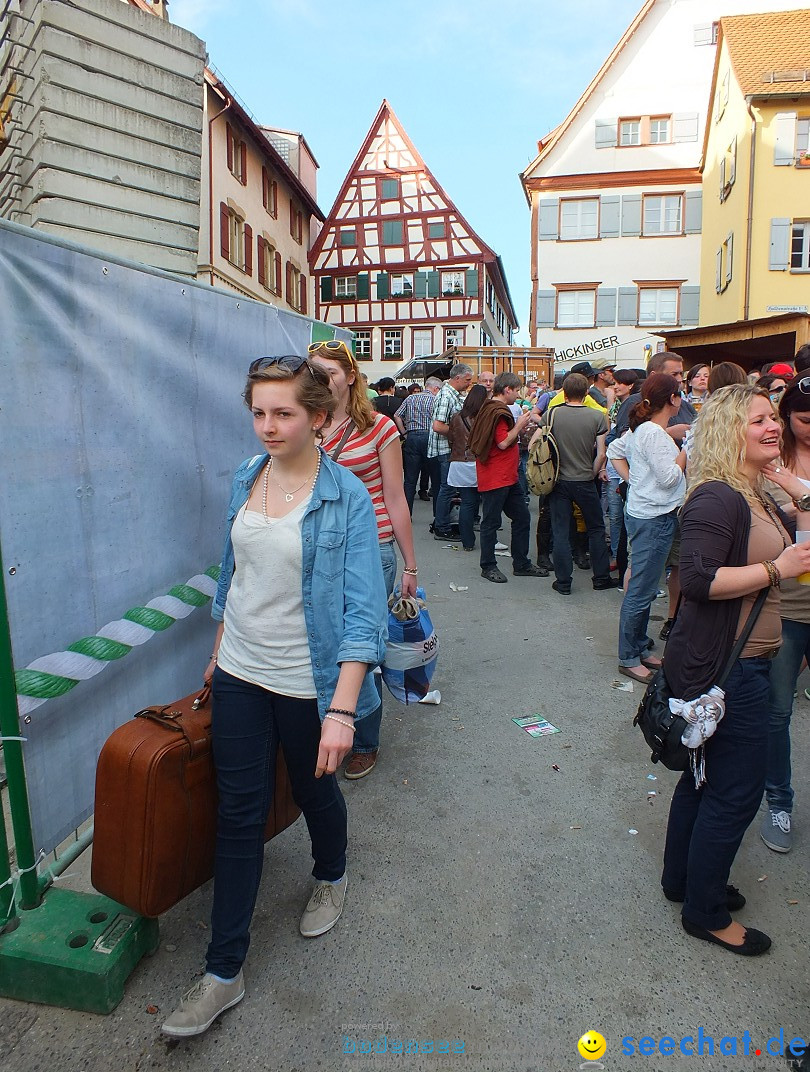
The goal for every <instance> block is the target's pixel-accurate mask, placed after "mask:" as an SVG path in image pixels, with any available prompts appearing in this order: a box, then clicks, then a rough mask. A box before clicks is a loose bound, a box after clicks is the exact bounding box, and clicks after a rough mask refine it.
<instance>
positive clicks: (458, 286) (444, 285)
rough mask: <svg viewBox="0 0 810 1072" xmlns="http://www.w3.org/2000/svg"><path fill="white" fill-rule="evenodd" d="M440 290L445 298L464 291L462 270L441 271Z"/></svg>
mask: <svg viewBox="0 0 810 1072" xmlns="http://www.w3.org/2000/svg"><path fill="white" fill-rule="evenodd" d="M441 291H442V294H443V295H444V296H445V297H446V298H447V297H451V296H453V295H455V294H463V293H464V272H442V273H441Z"/></svg>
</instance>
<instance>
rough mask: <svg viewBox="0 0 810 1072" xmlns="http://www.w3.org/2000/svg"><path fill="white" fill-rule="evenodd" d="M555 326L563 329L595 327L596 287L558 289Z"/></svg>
mask: <svg viewBox="0 0 810 1072" xmlns="http://www.w3.org/2000/svg"><path fill="white" fill-rule="evenodd" d="M563 307H564V308H563ZM554 326H555V327H558V328H563V329H565V328H592V327H595V326H596V288H595V287H583V289H582V290H558V291H557V309H556V316H555V320H554Z"/></svg>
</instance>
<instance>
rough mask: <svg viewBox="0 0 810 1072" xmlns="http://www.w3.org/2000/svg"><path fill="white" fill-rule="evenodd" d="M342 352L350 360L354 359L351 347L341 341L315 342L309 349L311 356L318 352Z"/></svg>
mask: <svg viewBox="0 0 810 1072" xmlns="http://www.w3.org/2000/svg"><path fill="white" fill-rule="evenodd" d="M321 349H323V350H342V351H343V353H344V354H345V355H346V357H348V358H349V359H350V360H353V359H354V354H353V353H352V352H351V350H350V349H349V347H348V346H347V345H346V343H345V342H343V341H342V340H341V339H330V340H329V342H313V343H310V344H309V346H308V347H307V351H308V353H310V354H314V353H315V352H316V351H317V350H321Z"/></svg>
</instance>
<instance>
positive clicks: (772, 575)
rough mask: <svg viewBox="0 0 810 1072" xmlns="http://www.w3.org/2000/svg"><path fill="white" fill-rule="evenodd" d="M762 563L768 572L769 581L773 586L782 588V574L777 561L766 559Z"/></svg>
mask: <svg viewBox="0 0 810 1072" xmlns="http://www.w3.org/2000/svg"><path fill="white" fill-rule="evenodd" d="M762 565H763V566H764V567H765V570H766V572H767V574H768V583H769V584H770V586H771V588H780V587H781V584H782V574H781V573H780V572H779V569H778V567H777V565H776V563H775V562H771V561H770V560H768V559H766V560H765V561H764V562H763V563H762Z"/></svg>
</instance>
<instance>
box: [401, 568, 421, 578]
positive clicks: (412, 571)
mask: <svg viewBox="0 0 810 1072" xmlns="http://www.w3.org/2000/svg"><path fill="white" fill-rule="evenodd" d="M402 572H403V573H410V575H411V577H415V576H416V575H417V573H418V572H419V567H418V566H403V567H402Z"/></svg>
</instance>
